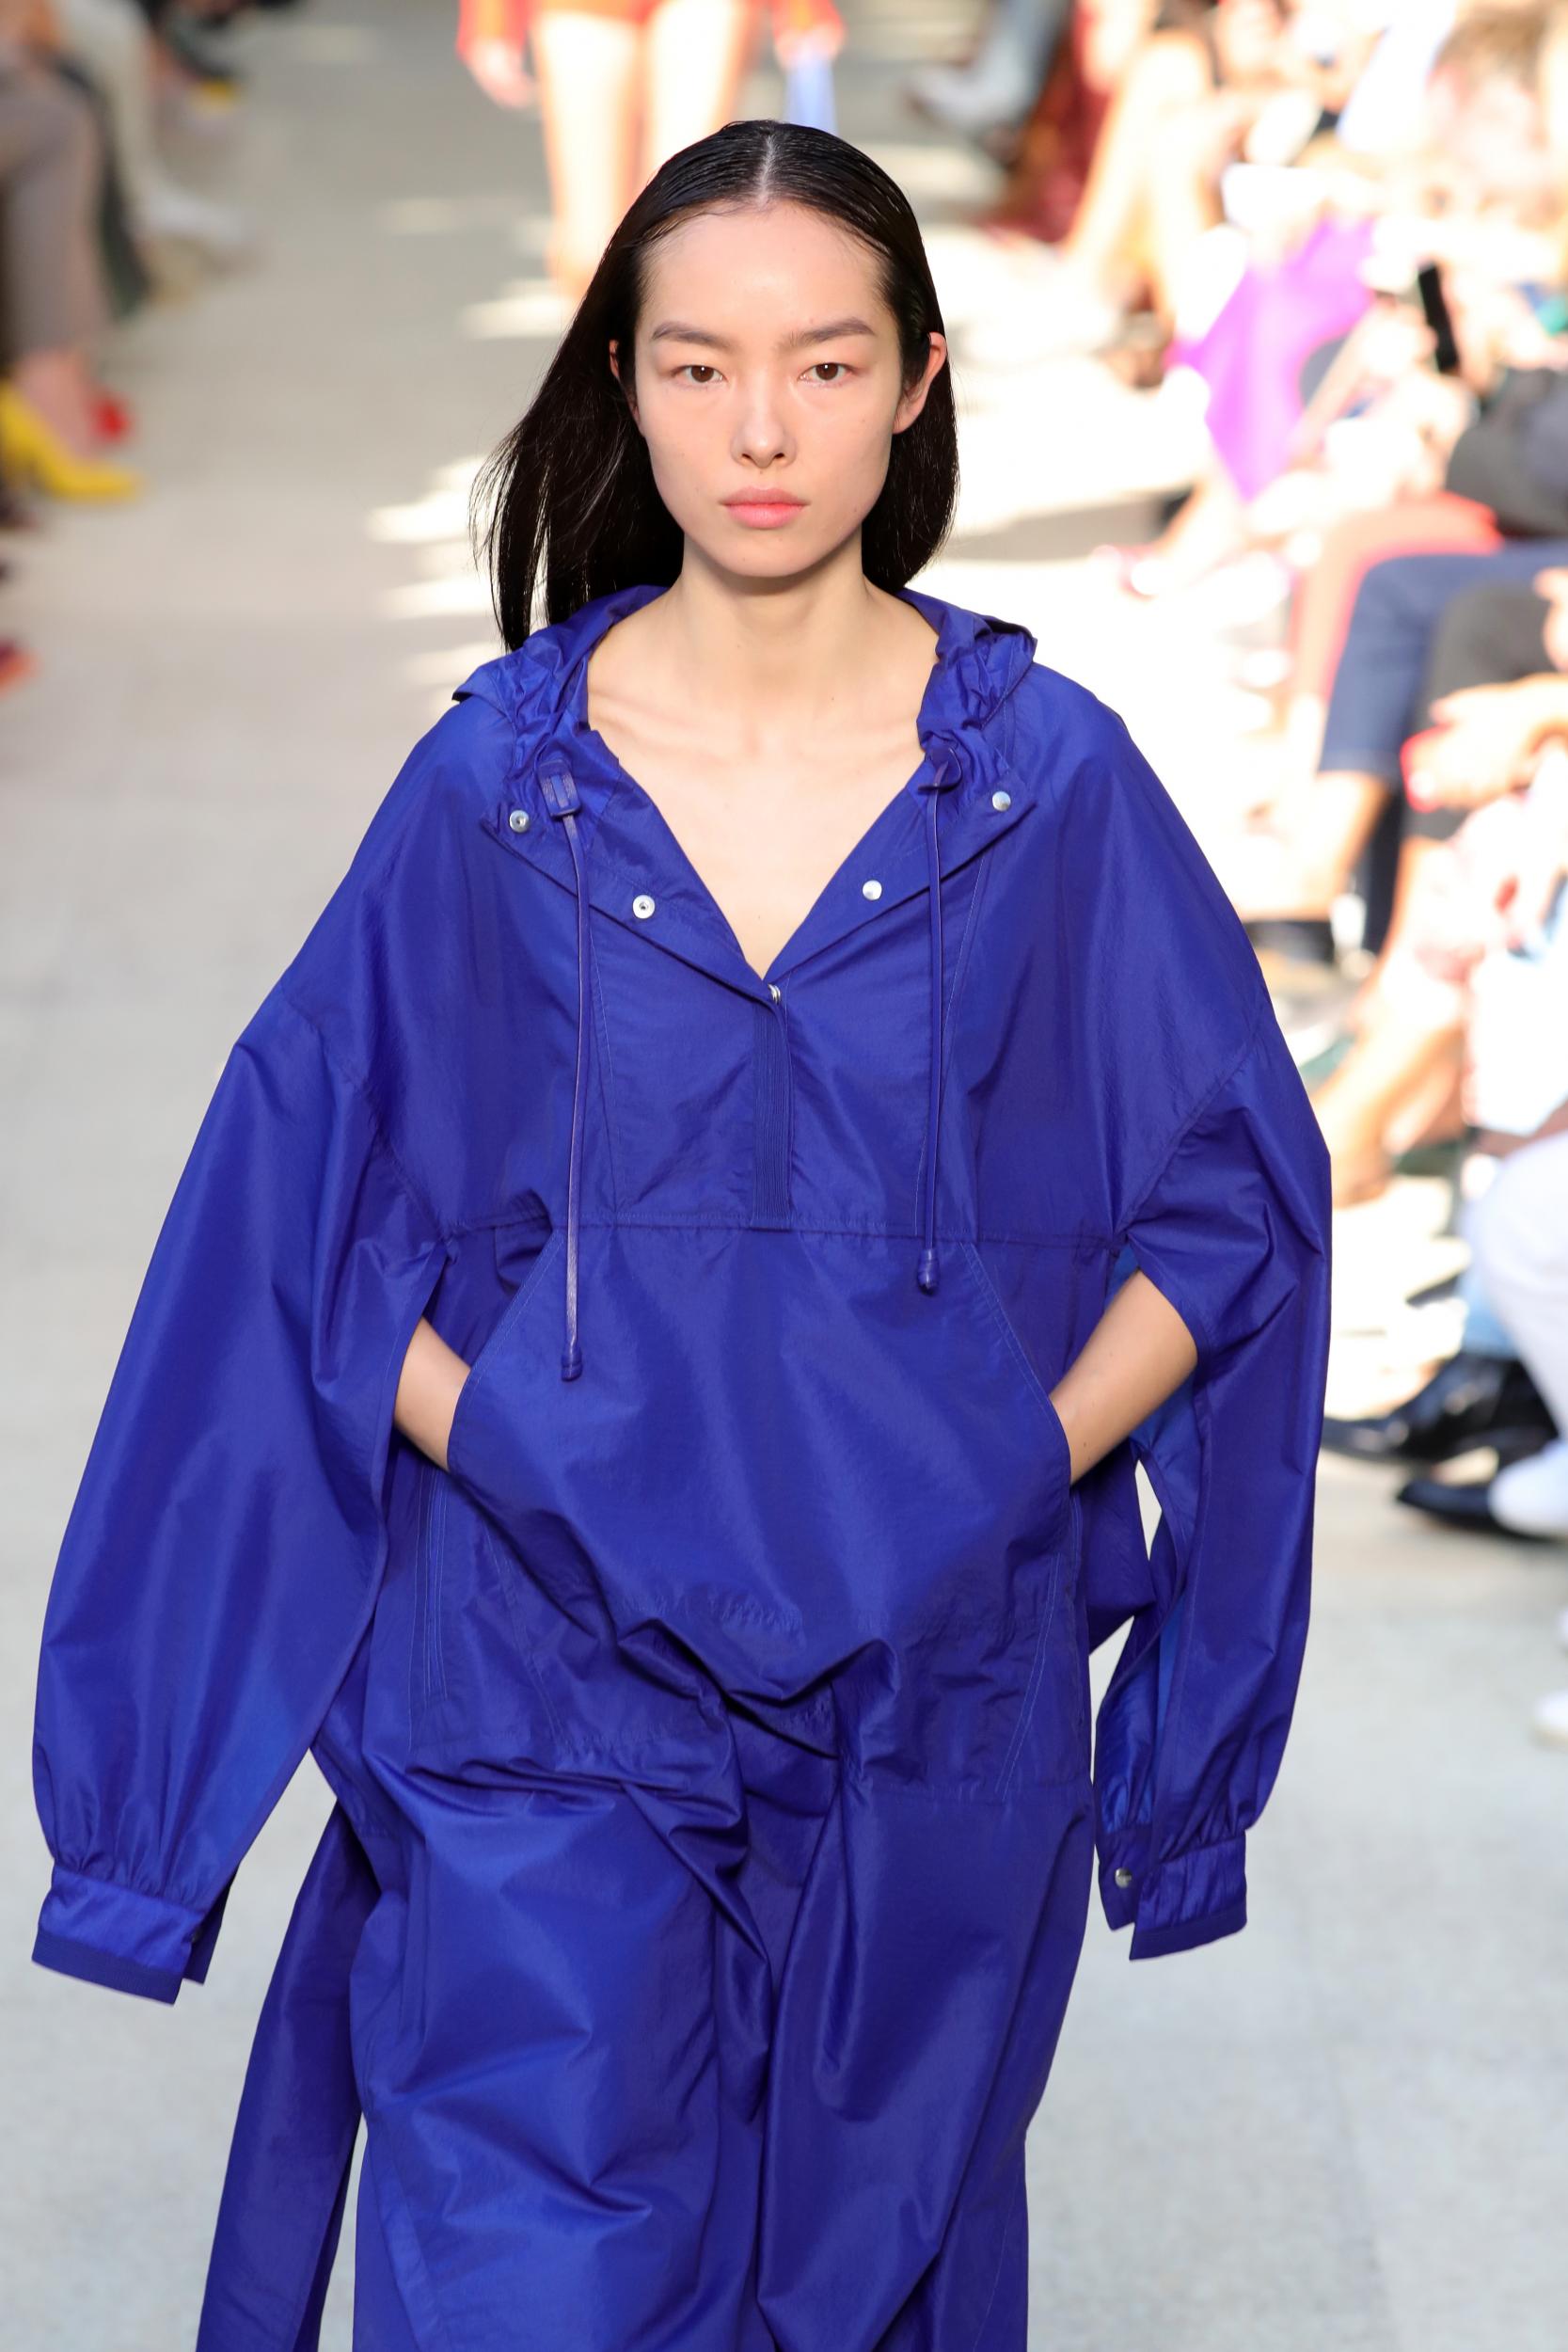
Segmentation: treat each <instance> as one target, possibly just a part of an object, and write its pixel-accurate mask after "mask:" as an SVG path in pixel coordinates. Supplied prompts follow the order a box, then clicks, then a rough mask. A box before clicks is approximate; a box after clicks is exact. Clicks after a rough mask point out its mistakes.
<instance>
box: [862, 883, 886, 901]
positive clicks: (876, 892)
mask: <svg viewBox="0 0 1568 2352" xmlns="http://www.w3.org/2000/svg"><path fill="white" fill-rule="evenodd" d="M881 895H882V885H881V883H880V882H877V881H875V880H873V881H871V882H862V884H861V897H862V898H880V897H881Z"/></svg>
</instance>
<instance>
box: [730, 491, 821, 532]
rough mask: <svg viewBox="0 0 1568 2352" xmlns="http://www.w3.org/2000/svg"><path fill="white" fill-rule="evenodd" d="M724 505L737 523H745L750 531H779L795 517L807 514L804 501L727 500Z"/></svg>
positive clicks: (766, 499) (776, 499) (785, 499)
mask: <svg viewBox="0 0 1568 2352" xmlns="http://www.w3.org/2000/svg"><path fill="white" fill-rule="evenodd" d="M724 504H725V505H726V506H727V507H728V509H729V511H730V513H731V514H732V515H733V516H735V518H736V522H739V523H744V524H745V525H746V527H747V529H748V530H749V531H777V530H778V528H779V527H780V525H781V524H783V523H787V522H788V521H789V520H790V519H791V517H792V516H796V515H800V514H803V513H804V512H805V501H804V499H789V498H773V499H769V498H744V499H726V500H725V501H724Z"/></svg>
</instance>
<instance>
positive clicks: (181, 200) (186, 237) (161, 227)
mask: <svg viewBox="0 0 1568 2352" xmlns="http://www.w3.org/2000/svg"><path fill="white" fill-rule="evenodd" d="M135 226H136V228H137V229H138V230H141V232H142V233H143V235H145V236H148V237H172V238H175V239H177V240H178V241H179V242H180V243H181V244H182V245H194V246H198V247H199V248H200V250H201V251H202V252H203V253H205V254H206V255H207V257H208V259H209V260H211V261H214V262H238V261H243V260H245V258H246V257H247V256H248V255H250V254H251V253H253V252H254V251H255V248H256V243H257V238H256V230H255V228H254V225H253V224H252V223H251V222H250V221H249V220H248V219H247V218H246V217H245V215H244V214H243V213H240V212H236V211H235V209H234V207H233V206H232V205H230V204H220V203H217V202H215V201H214V199H213V198H212V197H208V196H198V194H197V192H196V190H195V189H194V188H185V187H182V186H181V185H180V183H179V182H178V181H176V180H160V181H158V182H156V183H154V184H153V186H152V187H150V189H149V190H148V192H147V195H146V197H145V198H144V199H143V200H142V202H141V204H140V205H139V206H138V207H137V210H136V214H135Z"/></svg>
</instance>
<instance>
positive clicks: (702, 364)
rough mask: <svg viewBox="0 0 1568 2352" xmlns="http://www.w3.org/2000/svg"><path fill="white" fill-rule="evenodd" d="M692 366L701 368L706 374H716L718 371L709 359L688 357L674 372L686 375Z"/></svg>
mask: <svg viewBox="0 0 1568 2352" xmlns="http://www.w3.org/2000/svg"><path fill="white" fill-rule="evenodd" d="M693 368H701V369H703V370H704V372H705V373H706V374H707V375H717V374H718V373H719V371H718V369H717V368H716V367H715V366H714V365H713V363H712V361H711V360H709V359H688V360H687V361H686V362H685V364H684V366H681V367H678V368H677V369H676V370H675V373H676V374H677V375H686V374H688V373H689V372H690V370H691V369H693Z"/></svg>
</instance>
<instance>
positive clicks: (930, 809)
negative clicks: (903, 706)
mask: <svg viewBox="0 0 1568 2352" xmlns="http://www.w3.org/2000/svg"><path fill="white" fill-rule="evenodd" d="M929 757H930V763H931V780H930V782H929V783H928V784H925V785H922V787H921V790H922V792H923V793H924V794H925V799H926V863H927V871H928V873H929V877H930V900H931V1090H930V1108H929V1112H928V1114H927V1121H926V1134H927V1146H928V1148H927V1153H926V1165H925V1168H924V1171H923V1172H924V1179H925V1182H924V1191H925V1204H924V1205H925V1218H924V1230H925V1241H924V1244H923V1246H922V1248H921V1252H920V1257H919V1260H918V1263H917V1264H916V1267H915V1279H916V1281H917V1282H918V1283H919V1284H920V1287H921V1289H922V1290H923V1291H934V1290H935V1289H936V1286H937V1159H938V1149H937V1147H938V1140H939V1136H940V1122H941V1120H942V1061H943V1059H944V1044H943V1018H942V850H941V846H940V844H939V842H938V839H937V809H938V806H939V804H940V802H941V796H942V791H943V790H944V788H945V787H947V786H948V785H950V784H957V782H958V754H957V752H956V751H952V750H950V749H947V748H945V747H944V748H943V749H942V751H940V752H934V753H932V754H930V755H929Z"/></svg>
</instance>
